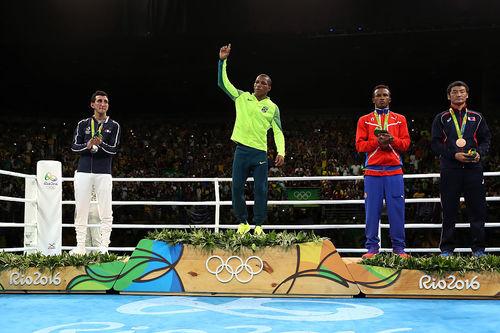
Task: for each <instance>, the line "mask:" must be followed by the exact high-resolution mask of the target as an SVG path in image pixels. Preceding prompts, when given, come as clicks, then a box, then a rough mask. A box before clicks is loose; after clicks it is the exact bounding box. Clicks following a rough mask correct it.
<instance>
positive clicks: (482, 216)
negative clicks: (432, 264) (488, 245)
mask: <svg viewBox="0 0 500 333" xmlns="http://www.w3.org/2000/svg"><path fill="white" fill-rule="evenodd" d="M440 190H441V206H442V208H443V228H442V231H441V243H440V245H439V248H440V249H441V251H442V252H444V251H453V250H454V249H455V247H456V246H457V244H456V240H455V223H457V222H458V213H459V209H460V195H461V194H462V193H463V195H464V198H465V205H466V208H467V215H468V218H469V220H468V221H466V222H470V229H471V234H472V251H477V250H483V251H484V244H485V232H484V223H485V221H486V190H485V186H484V179H483V170H482V168H477V169H442V170H441V183H440Z"/></svg>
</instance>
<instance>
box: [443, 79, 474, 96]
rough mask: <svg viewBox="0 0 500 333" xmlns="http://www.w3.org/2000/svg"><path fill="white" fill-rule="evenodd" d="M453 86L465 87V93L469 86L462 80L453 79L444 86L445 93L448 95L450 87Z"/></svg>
mask: <svg viewBox="0 0 500 333" xmlns="http://www.w3.org/2000/svg"><path fill="white" fill-rule="evenodd" d="M453 87H465V91H467V93H469V86H468V85H467V83H465V82H464V81H453V82H452V83H450V84H449V85H448V88H446V93H447V94H448V95H449V94H450V92H451V89H452V88H453Z"/></svg>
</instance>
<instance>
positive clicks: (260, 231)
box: [253, 225, 266, 236]
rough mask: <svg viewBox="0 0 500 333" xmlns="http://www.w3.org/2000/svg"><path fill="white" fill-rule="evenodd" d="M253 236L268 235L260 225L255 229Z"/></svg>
mask: <svg viewBox="0 0 500 333" xmlns="http://www.w3.org/2000/svg"><path fill="white" fill-rule="evenodd" d="M253 234H254V235H255V236H262V235H265V234H266V233H265V232H264V229H262V227H261V226H260V225H258V226H256V227H255V229H254V231H253Z"/></svg>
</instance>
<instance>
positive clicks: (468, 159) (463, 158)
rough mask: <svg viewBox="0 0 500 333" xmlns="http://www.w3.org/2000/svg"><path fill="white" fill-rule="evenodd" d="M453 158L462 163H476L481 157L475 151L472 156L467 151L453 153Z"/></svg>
mask: <svg viewBox="0 0 500 333" xmlns="http://www.w3.org/2000/svg"><path fill="white" fill-rule="evenodd" d="M455 159H456V160H457V161H460V162H462V163H477V162H479V160H480V159H481V156H480V155H479V153H477V152H476V155H475V156H474V157H472V156H471V155H469V154H467V153H455Z"/></svg>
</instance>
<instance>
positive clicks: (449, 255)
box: [440, 251, 453, 258]
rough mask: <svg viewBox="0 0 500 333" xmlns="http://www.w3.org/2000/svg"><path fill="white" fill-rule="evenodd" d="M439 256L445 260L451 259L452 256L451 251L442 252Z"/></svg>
mask: <svg viewBox="0 0 500 333" xmlns="http://www.w3.org/2000/svg"><path fill="white" fill-rule="evenodd" d="M440 256H441V257H445V258H447V257H451V256H453V251H443V252H441V254H440Z"/></svg>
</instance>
